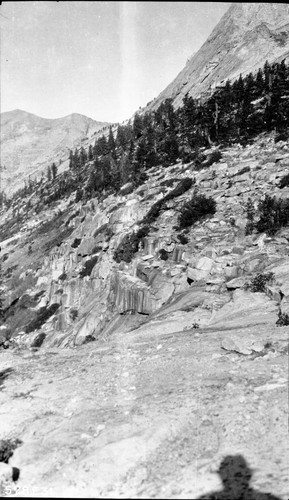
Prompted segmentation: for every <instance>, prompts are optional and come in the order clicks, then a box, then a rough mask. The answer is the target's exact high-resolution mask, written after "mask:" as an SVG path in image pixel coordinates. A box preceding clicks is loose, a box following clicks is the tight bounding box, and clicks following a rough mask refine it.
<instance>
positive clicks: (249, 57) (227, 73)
mask: <svg viewBox="0 0 289 500" xmlns="http://www.w3.org/2000/svg"><path fill="white" fill-rule="evenodd" d="M288 19H289V6H288V4H285V3H284V4H278V3H266V4H265V3H252V4H250V3H235V4H232V5H231V6H230V7H229V9H228V11H227V12H226V13H225V14H224V16H223V17H222V19H221V20H220V22H219V23H218V24H217V26H216V27H215V28H214V30H213V31H212V33H211V35H210V36H209V38H208V39H207V40H206V42H205V43H204V44H203V45H202V47H201V48H200V49H199V51H198V52H197V53H196V54H195V55H194V56H193V57H191V58H190V59H189V60H188V62H187V64H186V66H185V68H184V69H183V70H182V71H181V72H180V73H179V74H178V75H177V77H176V78H175V79H174V80H173V81H172V82H171V83H170V84H169V86H168V87H166V88H165V89H164V90H163V91H162V92H161V94H160V95H159V96H158V97H157V98H156V99H154V100H153V101H152V102H151V103H150V104H149V106H148V107H147V108H145V111H146V110H148V109H157V108H158V106H159V105H160V104H161V102H162V101H164V100H165V99H167V98H172V99H173V103H174V105H175V106H176V107H179V106H181V105H182V100H183V98H184V96H185V95H186V94H189V95H191V96H193V97H198V96H200V95H201V94H202V93H205V92H207V91H208V90H210V89H214V88H215V87H216V86H217V85H220V84H222V83H223V82H224V81H226V80H228V79H229V80H231V81H233V80H234V79H236V78H238V77H239V75H240V74H241V73H242V74H243V75H246V74H248V73H250V72H253V73H254V72H255V71H257V70H258V68H260V67H261V66H263V65H264V63H265V62H266V60H268V62H269V63H272V62H274V61H279V62H281V60H282V59H284V58H286V57H288V56H289V23H288ZM239 189H240V188H239Z"/></svg>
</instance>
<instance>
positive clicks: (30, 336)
mask: <svg viewBox="0 0 289 500" xmlns="http://www.w3.org/2000/svg"><path fill="white" fill-rule="evenodd" d="M204 154H206V155H207V156H209V155H210V154H211V151H209V150H208V151H206V152H204ZM221 155H222V156H221V158H219V160H218V161H216V162H215V163H213V164H212V165H211V166H210V167H204V168H203V169H199V168H196V165H195V163H194V162H191V163H189V164H181V163H180V162H179V163H177V164H175V165H172V166H170V167H168V168H166V169H163V168H161V167H154V168H152V169H151V170H150V171H149V180H148V181H147V182H146V183H145V184H143V185H142V186H140V187H138V188H137V189H135V190H133V189H132V188H130V189H128V186H126V187H124V188H123V189H122V190H121V191H120V193H119V194H118V195H109V196H103V197H102V198H100V199H96V198H95V199H91V200H89V201H88V202H87V203H83V202H81V201H80V202H78V203H77V204H75V203H74V201H73V199H74V196H72V195H71V196H70V197H69V198H64V199H62V200H61V201H56V202H54V204H51V205H50V206H45V207H44V208H42V209H41V200H40V199H39V196H38V194H37V193H34V194H33V195H31V196H30V200H29V203H27V201H28V200H22V202H20V204H18V205H16V204H15V205H14V206H12V207H11V208H10V209H9V211H8V212H6V214H5V221H3V224H2V226H1V228H0V229H1V240H2V241H1V255H2V257H1V264H2V273H3V277H4V286H5V291H6V294H5V298H6V300H5V308H6V313H5V314H6V327H7V328H2V329H1V332H2V333H1V342H2V344H3V345H4V347H7V348H8V349H6V350H5V349H3V350H2V353H1V354H0V355H1V362H2V365H1V366H2V367H3V368H2V369H3V372H1V373H2V375H1V374H0V381H2V384H3V385H2V387H3V389H2V391H1V394H0V395H1V403H2V417H1V419H2V425H1V429H0V439H12V438H13V439H14V438H18V439H20V440H21V441H22V444H21V445H20V446H19V447H18V448H17V450H15V452H14V455H13V457H12V458H11V460H9V464H8V465H7V467H4V468H5V471H4V472H5V474H6V475H5V474H4V476H3V475H2V478H3V477H4V478H6V479H5V480H4V479H3V481H2V489H3V491H4V492H9V491H10V492H11V491H14V492H15V491H17V492H18V493H19V494H25V491H27V489H28V490H29V488H32V490H31V491H33V492H34V493H35V492H36V494H38V493H39V492H40V494H41V495H47V494H51V495H52V496H53V495H60V496H67V494H71V495H78V496H87V495H88V496H113V495H115V496H119V497H127V496H128V495H130V496H137V497H138V498H142V497H147V496H155V497H157V498H163V497H164V496H169V497H170V498H179V497H180V495H182V496H185V497H187V496H189V497H190V498H191V497H193V498H196V497H197V496H198V495H201V494H204V493H208V492H209V491H210V490H212V489H218V488H221V484H220V482H219V481H218V476H217V475H216V474H213V473H214V472H215V471H216V470H217V467H218V464H219V463H220V461H221V459H222V457H224V456H225V455H227V454H230V455H232V454H233V455H234V454H236V453H242V454H243V455H244V457H245V458H246V460H248V461H249V463H250V465H251V466H252V467H253V468H255V469H256V473H255V479H254V481H253V483H252V486H254V488H256V489H258V490H262V491H270V492H271V493H274V494H275V495H278V496H279V498H281V499H282V500H283V499H284V500H285V499H286V497H287V496H288V490H287V483H286V480H287V467H286V460H287V456H288V453H287V451H288V450H287V451H286V446H285V442H284V432H285V429H286V425H287V423H286V410H285V408H286V409H287V403H286V382H287V375H288V373H287V355H288V326H286V325H285V324H284V325H283V326H282V325H280V326H278V324H277V323H278V317H279V316H280V312H281V313H282V314H283V315H284V316H285V315H286V314H289V289H288V281H289V253H288V242H289V229H288V226H287V227H284V228H282V229H280V230H279V231H278V232H277V233H276V234H274V235H272V236H268V234H266V233H261V234H260V233H256V232H253V233H252V234H248V235H246V234H245V226H246V222H247V214H246V210H245V206H246V202H247V201H248V199H249V198H252V200H253V201H254V203H255V205H256V204H257V203H258V201H259V200H260V199H262V198H263V197H264V194H265V193H268V194H270V196H273V195H275V196H276V197H277V198H278V199H280V198H282V199H288V198H289V188H288V186H287V187H286V186H285V187H282V188H281V187H280V179H281V178H283V177H284V176H285V175H286V174H288V173H289V145H288V141H279V142H277V143H275V141H274V133H271V134H263V135H262V136H260V137H258V138H257V139H256V140H255V141H254V142H253V143H252V144H250V145H247V146H240V145H238V144H237V145H234V146H230V147H229V146H228V147H226V148H224V149H222V151H221ZM184 178H192V179H194V180H195V182H194V183H193V184H192V186H191V187H190V188H189V189H188V190H187V191H186V192H184V193H183V194H181V195H180V196H176V197H175V198H173V199H170V200H169V201H167V202H166V206H164V207H163V209H162V210H161V213H160V215H159V217H158V218H157V219H156V221H155V222H154V223H151V226H150V232H149V234H148V235H147V236H145V238H144V239H143V243H142V245H140V247H139V250H138V252H137V253H136V254H135V255H134V257H133V259H132V261H131V262H130V263H129V262H124V261H121V262H119V263H118V262H116V260H115V259H114V255H115V250H116V249H117V248H118V247H119V244H120V242H121V241H122V240H123V239H124V236H125V235H126V234H127V233H130V232H131V231H132V230H136V229H137V228H139V227H140V226H141V224H140V221H141V220H142V219H143V217H144V216H145V215H146V214H147V213H148V211H149V210H150V209H151V208H152V206H153V205H154V204H155V202H156V201H158V200H161V199H164V197H165V195H166V194H167V193H169V192H171V191H172V190H173V189H174V187H175V186H177V185H179V183H180V182H181V181H182V180H183V179H184ZM196 192H197V193H199V194H204V195H206V196H207V197H208V196H210V197H212V198H213V199H214V200H215V201H216V213H215V214H214V215H212V216H210V217H207V218H204V219H201V220H199V221H198V222H197V223H195V224H194V225H193V226H192V227H191V228H189V230H188V231H187V232H186V233H182V234H183V236H185V237H186V238H187V241H185V240H184V239H182V241H183V242H182V243H181V242H180V239H179V238H178V234H179V229H176V224H177V220H178V215H179V211H180V208H181V206H182V205H183V203H184V202H185V201H187V200H189V199H190V198H191V197H192V196H193V195H194V193H196ZM2 215H3V214H2ZM2 220H3V219H2ZM268 273H272V274H270V279H269V280H267V281H266V282H265V283H264V288H259V289H258V287H257V291H256V289H254V287H252V282H254V280H255V283H256V276H258V275H259V276H260V275H261V276H263V277H264V276H268ZM252 280H253V281H252ZM250 284H251V285H250ZM5 339H8V340H5ZM40 346H42V347H40ZM76 346H79V347H78V349H76V350H75V347H76ZM59 347H62V348H63V347H66V348H67V349H65V350H64V351H63V350H61V349H59ZM39 349H40V350H39ZM80 366H81V371H80ZM20 383H21V386H20V385H19V384H20ZM47 398H49V408H48V407H47ZM31 401H32V402H33V405H32V406H33V410H32V409H31ZM20 415H21V418H20ZM148 422H149V425H148ZM44 430H45V436H44V434H43V432H44ZM264 436H266V439H264ZM60 443H61V444H60ZM36 464H37V467H36ZM12 466H14V467H18V468H19V469H20V477H19V479H18V481H17V482H15V481H14V482H13V481H11V477H12V472H11V467H12ZM29 491H30V490H29Z"/></svg>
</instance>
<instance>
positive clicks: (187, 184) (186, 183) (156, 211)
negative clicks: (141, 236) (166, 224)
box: [141, 177, 193, 224]
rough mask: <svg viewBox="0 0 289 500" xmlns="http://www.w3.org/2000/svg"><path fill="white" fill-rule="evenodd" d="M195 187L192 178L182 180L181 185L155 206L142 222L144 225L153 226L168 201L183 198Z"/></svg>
mask: <svg viewBox="0 0 289 500" xmlns="http://www.w3.org/2000/svg"><path fill="white" fill-rule="evenodd" d="M192 185H193V179H191V177H185V178H184V179H182V180H181V181H180V182H179V184H178V185H177V186H176V187H175V188H174V189H172V190H171V191H170V192H169V193H168V194H167V195H166V196H164V197H163V198H162V199H161V200H158V201H157V202H156V203H154V204H153V206H152V207H151V208H150V210H149V211H148V213H147V214H146V216H145V217H144V218H143V220H142V221H141V222H142V223H147V224H152V223H153V222H155V220H156V219H157V218H158V217H159V215H160V213H161V210H162V208H164V204H165V202H166V201H168V200H172V199H173V198H176V197H177V196H181V195H182V194H184V193H185V192H186V191H188V189H190V188H191V187H192Z"/></svg>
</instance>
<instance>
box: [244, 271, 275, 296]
mask: <svg viewBox="0 0 289 500" xmlns="http://www.w3.org/2000/svg"><path fill="white" fill-rule="evenodd" d="M273 279H274V273H258V274H256V276H254V277H253V278H252V279H251V281H250V283H249V284H248V285H247V286H246V289H248V290H250V291H251V292H265V286H266V284H267V283H269V282H270V281H272V280H273Z"/></svg>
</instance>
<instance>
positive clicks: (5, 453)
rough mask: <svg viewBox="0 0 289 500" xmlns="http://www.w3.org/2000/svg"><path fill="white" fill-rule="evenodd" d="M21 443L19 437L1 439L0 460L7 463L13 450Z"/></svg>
mask: <svg viewBox="0 0 289 500" xmlns="http://www.w3.org/2000/svg"><path fill="white" fill-rule="evenodd" d="M21 444H22V441H21V440H20V439H1V440H0V462H4V464H8V462H9V459H10V458H11V457H12V455H13V453H14V450H15V449H16V448H17V447H18V446H20V445H21Z"/></svg>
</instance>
